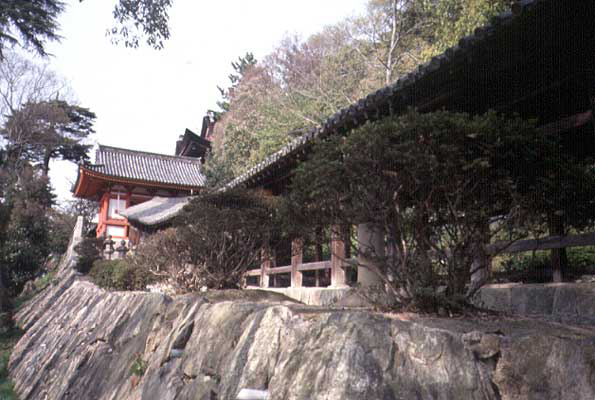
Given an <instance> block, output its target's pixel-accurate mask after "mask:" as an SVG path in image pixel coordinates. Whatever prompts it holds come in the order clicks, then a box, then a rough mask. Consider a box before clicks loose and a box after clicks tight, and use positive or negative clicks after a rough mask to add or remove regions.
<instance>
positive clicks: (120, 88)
mask: <svg viewBox="0 0 595 400" xmlns="http://www.w3.org/2000/svg"><path fill="white" fill-rule="evenodd" d="M68 3H69V4H68V8H67V10H66V12H65V13H64V14H63V15H62V16H61V17H60V19H59V22H60V25H61V30H60V35H61V36H62V37H63V39H62V41H61V42H60V43H51V44H50V45H49V46H48V47H47V49H48V51H49V53H51V54H53V56H52V57H51V58H50V65H51V67H52V68H53V70H54V71H56V72H57V73H58V74H59V75H61V76H62V77H64V78H65V79H66V80H67V81H69V82H70V85H71V87H72V89H73V92H74V95H75V98H76V99H77V100H78V102H79V104H80V105H81V106H84V107H87V108H89V109H91V111H93V112H95V113H96V114H97V120H96V123H95V130H96V134H95V138H94V141H95V142H96V143H100V144H104V145H109V146H116V147H123V148H129V149H134V150H142V151H150V152H156V153H163V154H172V155H173V153H174V149H175V142H176V140H177V138H178V136H180V135H182V134H183V133H184V130H185V129H186V128H189V129H191V130H193V131H195V132H196V131H197V130H200V125H201V123H202V117H203V116H204V115H205V113H206V111H207V110H208V109H213V108H216V101H217V100H219V99H220V93H219V91H218V90H217V86H221V87H227V86H229V80H228V78H227V76H228V75H229V74H230V73H231V72H233V71H232V68H231V62H232V61H234V60H236V59H237V57H238V56H241V55H244V54H245V53H246V52H252V53H253V54H254V55H255V57H256V58H257V59H261V58H262V57H264V56H265V55H267V54H269V53H270V52H271V51H272V50H273V49H274V48H275V46H276V45H278V44H279V42H280V41H281V39H282V38H283V36H284V35H286V34H298V35H300V36H301V37H303V38H306V37H308V36H309V35H311V34H313V33H316V32H318V31H320V30H321V29H322V28H323V27H324V26H325V25H330V24H333V23H336V22H339V21H341V20H342V19H344V18H346V17H349V16H353V15H356V14H361V13H363V11H364V8H365V3H366V0H300V1H295V0H292V1H290V0H252V1H247V0H217V1H200V0H174V2H173V7H172V9H171V10H170V23H169V27H170V33H171V38H170V39H169V40H168V41H166V42H165V48H164V49H163V50H154V49H152V48H150V47H149V46H147V45H144V46H141V47H140V48H139V49H127V48H125V47H124V46H123V45H119V46H115V45H113V44H111V43H110V40H109V38H107V37H106V36H105V32H106V30H107V29H108V28H110V27H112V26H113V24H114V22H113V18H112V14H111V12H112V9H113V6H114V4H115V0H85V1H83V2H82V3H80V2H79V0H69V2H68ZM50 178H51V180H52V185H53V186H54V188H55V189H56V194H57V195H58V198H59V200H64V199H70V198H71V194H70V187H71V185H72V183H73V182H74V181H75V180H76V166H75V165H74V164H72V163H66V162H53V163H52V165H51V169H50Z"/></svg>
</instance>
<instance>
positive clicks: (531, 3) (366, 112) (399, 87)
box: [224, 0, 563, 190]
mask: <svg viewBox="0 0 595 400" xmlns="http://www.w3.org/2000/svg"><path fill="white" fill-rule="evenodd" d="M548 1H549V2H553V1H554V0H520V1H519V2H518V3H515V4H514V6H513V11H507V12H504V13H502V14H500V15H497V16H495V17H493V18H492V19H491V20H490V22H489V24H487V25H486V26H483V27H480V28H477V29H476V30H475V31H474V33H473V34H472V35H469V36H465V37H463V38H461V39H460V40H459V43H458V45H456V46H454V47H452V48H449V49H447V50H446V51H445V52H444V53H443V54H440V55H438V56H436V57H434V58H432V59H431V60H430V61H429V62H427V63H425V64H422V65H420V66H419V67H417V69H415V70H414V71H413V72H411V73H409V74H408V75H406V76H404V77H402V78H401V79H399V80H398V81H397V82H395V83H393V84H391V85H388V86H386V87H384V88H382V89H379V90H377V91H375V92H373V93H370V94H369V95H368V96H366V97H365V98H363V99H360V100H359V101H357V102H356V103H354V104H352V105H350V106H348V107H345V108H343V109H341V110H340V111H338V112H336V113H335V114H334V115H332V116H331V117H329V118H328V119H327V120H326V121H325V122H324V123H323V124H322V125H321V126H319V127H316V128H312V129H310V130H309V131H308V132H307V133H305V134H304V135H302V136H301V137H298V138H296V139H294V140H293V141H291V142H290V143H289V144H288V145H286V146H285V147H283V148H282V149H281V150H279V151H277V152H276V153H273V154H271V155H270V156H269V157H267V158H266V159H265V160H264V161H262V162H260V163H259V164H257V165H255V166H253V167H252V168H250V169H249V170H248V171H246V172H245V173H244V174H242V175H240V176H238V177H237V178H236V179H234V180H233V181H231V182H230V183H228V184H227V185H226V186H225V188H233V187H237V186H241V185H246V184H248V183H249V182H250V181H252V180H254V179H256V177H258V176H260V175H261V174H263V173H265V172H266V171H267V170H269V169H270V168H271V167H273V166H274V165H276V164H278V163H279V162H281V161H283V160H286V159H288V158H291V157H295V156H296V155H297V154H299V153H300V152H302V151H303V150H304V148H305V147H306V146H307V145H309V144H310V142H312V140H313V139H314V138H316V137H324V136H327V135H330V134H333V133H336V132H339V131H346V130H350V129H352V128H354V127H355V126H358V125H360V124H362V123H364V122H365V121H372V120H376V119H380V118H382V117H384V116H385V115H387V114H388V113H390V114H392V113H393V112H395V111H396V110H394V108H395V107H394V105H393V104H392V103H393V102H395V101H398V100H400V98H401V97H402V98H403V99H404V100H405V102H406V98H407V96H410V95H407V96H406V95H403V93H404V92H405V91H407V90H412V91H413V88H414V87H415V84H416V83H418V82H419V81H420V80H422V79H425V78H426V77H427V76H430V75H432V74H433V73H434V72H436V71H438V70H440V69H442V68H443V67H447V66H449V65H451V64H452V63H453V62H456V61H457V60H459V59H464V58H466V56H467V54H468V53H469V52H470V50H472V49H474V48H476V47H477V46H481V45H482V43H483V42H484V41H485V40H486V39H488V38H489V37H490V36H492V35H493V34H494V33H495V32H497V31H500V30H501V29H502V28H503V27H506V26H509V25H510V24H511V23H512V21H513V20H514V19H515V18H517V17H518V16H521V15H525V14H527V13H529V12H533V9H534V8H536V7H537V6H538V5H540V4H543V3H547V2H548ZM557 3H559V4H563V3H561V2H557ZM410 97H411V96H410ZM405 109H406V108H405ZM380 110H386V111H383V112H380ZM225 188H224V190H225Z"/></svg>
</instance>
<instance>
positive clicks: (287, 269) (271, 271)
mask: <svg viewBox="0 0 595 400" xmlns="http://www.w3.org/2000/svg"><path fill="white" fill-rule="evenodd" d="M288 272H291V265H285V266H283V267H273V268H269V270H268V274H269V275H275V274H286V273H288Z"/></svg>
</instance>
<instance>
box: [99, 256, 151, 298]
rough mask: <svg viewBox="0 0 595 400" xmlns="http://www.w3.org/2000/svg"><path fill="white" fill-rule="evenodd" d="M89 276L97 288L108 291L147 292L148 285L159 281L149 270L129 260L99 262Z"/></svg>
mask: <svg viewBox="0 0 595 400" xmlns="http://www.w3.org/2000/svg"><path fill="white" fill-rule="evenodd" d="M89 276H90V277H91V279H92V280H93V282H95V284H96V285H97V286H99V287H102V288H104V289H108V290H146V287H147V285H150V284H152V283H155V282H156V281H157V278H156V277H155V276H154V275H153V274H151V273H150V272H149V271H148V270H147V269H145V268H141V267H139V266H137V265H135V264H133V263H131V262H130V261H129V260H128V259H122V260H97V261H95V262H94V263H93V267H92V268H91V270H90V271H89Z"/></svg>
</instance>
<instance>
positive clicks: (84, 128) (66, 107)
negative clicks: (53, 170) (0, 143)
mask: <svg viewBox="0 0 595 400" xmlns="http://www.w3.org/2000/svg"><path fill="white" fill-rule="evenodd" d="M94 120H95V114H94V113H93V112H91V111H89V110H88V109H87V108H84V107H80V106H77V105H71V104H68V103H67V102H65V101H61V100H46V101H41V102H37V103H27V104H25V105H23V106H22V107H21V108H20V109H19V110H17V111H15V112H13V113H12V114H11V115H9V116H8V118H7V120H6V122H5V124H4V126H3V127H2V128H1V129H0V135H2V137H3V138H4V139H5V140H6V142H7V146H6V147H7V154H8V157H9V158H10V159H12V160H26V161H31V162H37V163H39V164H40V166H41V168H42V171H43V172H44V174H46V175H47V173H48V171H49V163H50V160H51V159H55V158H59V159H62V160H69V161H75V162H76V161H79V160H86V159H88V155H87V152H88V150H89V149H90V148H91V145H89V144H86V143H85V141H86V139H87V138H88V137H89V135H91V134H92V133H94V130H93V123H94Z"/></svg>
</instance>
